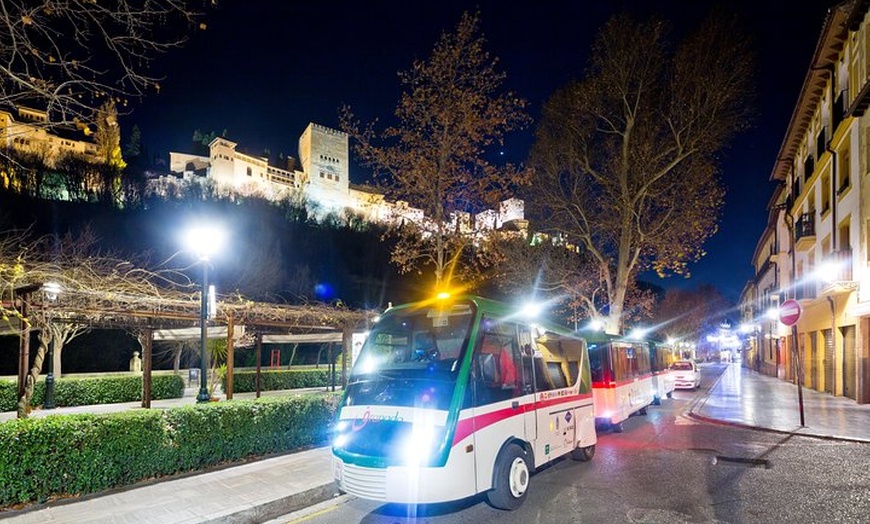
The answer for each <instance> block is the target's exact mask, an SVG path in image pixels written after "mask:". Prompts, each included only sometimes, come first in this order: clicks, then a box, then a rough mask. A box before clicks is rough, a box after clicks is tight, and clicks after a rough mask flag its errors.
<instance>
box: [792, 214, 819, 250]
mask: <svg viewBox="0 0 870 524" xmlns="http://www.w3.org/2000/svg"><path fill="white" fill-rule="evenodd" d="M815 215H816V213H815V211H811V212H809V213H804V214H803V215H801V216H800V218H798V220H797V223H795V225H794V240H795V249H797V250H798V251H808V250H809V249H810V248H811V247H813V245H814V244H815V243H816V216H815Z"/></svg>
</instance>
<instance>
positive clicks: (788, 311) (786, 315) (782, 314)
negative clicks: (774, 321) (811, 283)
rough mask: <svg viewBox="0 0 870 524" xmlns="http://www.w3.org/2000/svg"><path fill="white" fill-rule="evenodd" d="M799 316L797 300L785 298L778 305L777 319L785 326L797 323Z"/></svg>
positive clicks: (799, 307) (799, 308)
mask: <svg viewBox="0 0 870 524" xmlns="http://www.w3.org/2000/svg"><path fill="white" fill-rule="evenodd" d="M800 318H801V305H800V304H799V303H798V301H797V300H792V299H789V300H786V301H785V302H783V303H782V305H781V306H779V321H780V322H782V323H783V324H785V325H786V326H793V325H795V324H797V321H798V319H800Z"/></svg>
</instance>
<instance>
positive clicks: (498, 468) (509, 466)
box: [486, 444, 531, 510]
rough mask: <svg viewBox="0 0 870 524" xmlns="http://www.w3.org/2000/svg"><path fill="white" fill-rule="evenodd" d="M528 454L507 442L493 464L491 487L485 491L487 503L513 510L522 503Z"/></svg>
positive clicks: (528, 475) (527, 472) (527, 471)
mask: <svg viewBox="0 0 870 524" xmlns="http://www.w3.org/2000/svg"><path fill="white" fill-rule="evenodd" d="M530 476H531V472H530V471H529V456H528V453H526V451H525V450H524V449H523V448H521V447H520V446H518V445H516V444H508V445H507V447H505V448H504V449H503V450H502V452H501V454H499V457H498V459H497V461H496V464H495V472H494V478H493V486H492V489H491V490H489V491H488V492H487V493H486V499H487V501H488V502H489V505H490V506H492V507H494V508H498V509H506V510H514V509H517V508H518V507H520V506H521V505H522V504H523V501H524V500H525V499H526V494H527V493H528V490H529V477H530Z"/></svg>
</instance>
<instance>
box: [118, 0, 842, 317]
mask: <svg viewBox="0 0 870 524" xmlns="http://www.w3.org/2000/svg"><path fill="white" fill-rule="evenodd" d="M505 4H506V3H505V2H503V1H502V2H500V1H488V0H481V1H478V2H461V1H455V0H450V1H439V2H407V1H393V0H390V1H384V0H379V1H374V2H359V1H352V2H351V1H347V2H344V1H330V0H320V1H317V2H290V1H287V0H256V1H254V0H251V1H247V0H244V1H243V0H235V1H233V0H221V1H220V5H219V8H218V10H217V11H214V12H212V13H211V14H210V15H209V19H208V29H207V30H206V31H202V32H197V33H196V34H194V35H192V37H191V39H190V41H189V42H188V43H187V45H186V46H185V47H184V48H182V49H178V50H174V51H172V52H170V53H169V54H168V55H165V56H163V57H161V58H160V60H159V62H158V63H157V67H156V69H157V71H158V72H159V73H160V74H162V75H164V76H165V79H164V81H163V82H162V85H161V91H160V93H159V94H158V95H153V96H150V97H149V98H147V99H145V100H142V101H140V102H137V103H134V104H133V105H132V106H130V107H129V108H128V109H130V110H132V113H131V114H130V115H128V116H126V117H124V119H123V120H122V125H123V127H124V131H125V132H128V131H129V128H130V127H131V126H132V125H133V124H134V123H135V124H137V125H138V126H139V127H140V129H141V131H142V140H143V145H144V146H145V147H146V149H147V153H148V154H150V155H151V156H152V157H154V156H157V157H161V158H164V159H166V160H167V161H168V152H169V151H170V150H173V151H191V148H192V146H191V144H192V142H191V137H192V135H193V131H194V130H195V129H199V130H201V131H203V132H210V131H215V132H217V133H221V132H223V131H224V130H226V131H227V134H226V136H227V138H229V139H230V140H233V141H235V142H238V143H239V144H240V146H239V147H240V149H241V148H244V150H246V151H247V152H250V153H260V152H262V151H263V150H264V149H269V150H270V151H271V152H272V153H278V152H283V153H284V155H285V156H294V157H295V156H297V142H298V138H299V135H300V134H301V133H302V131H303V130H304V129H305V127H306V126H307V125H308V123H309V122H315V123H318V124H322V125H325V126H329V127H336V128H337V127H338V109H339V108H340V107H341V106H342V105H343V104H348V105H350V106H352V108H353V109H354V112H355V113H356V114H357V115H359V116H360V117H361V119H362V120H363V121H370V120H372V119H375V118H378V119H380V121H381V122H384V121H387V122H389V121H390V118H391V116H392V112H393V109H394V107H395V105H396V102H397V101H398V99H399V94H400V87H401V86H400V84H399V81H398V78H397V72H398V71H403V70H406V69H408V68H409V67H410V66H411V63H412V61H413V60H414V59H415V58H421V59H425V58H427V57H428V55H429V53H430V52H431V50H432V48H433V47H434V45H435V43H436V41H437V40H438V37H439V35H440V34H441V33H442V32H443V31H453V30H454V29H455V27H456V24H457V22H458V21H459V18H460V15H461V14H462V12H463V11H465V10H469V11H474V10H475V9H476V8H478V9H479V11H480V14H481V29H482V31H483V34H484V36H485V37H486V38H487V40H488V42H489V47H488V50H489V52H490V53H491V55H493V56H496V57H498V58H499V59H500V60H501V68H502V70H504V71H505V72H507V74H508V79H507V82H506V87H507V88H509V89H511V90H513V91H515V92H517V93H518V94H519V95H520V96H522V97H524V98H526V99H527V100H528V101H529V102H530V103H531V109H530V113H531V115H532V117H533V118H535V119H537V116H538V114H539V112H540V108H541V105H542V103H543V102H544V101H545V100H546V99H547V98H548V97H549V96H550V95H551V94H552V93H553V91H554V90H555V89H557V88H558V87H560V86H561V85H563V84H565V83H566V82H567V81H569V80H570V79H572V78H576V77H578V76H579V75H580V74H581V73H582V70H583V67H584V65H585V54H586V52H587V50H588V49H589V45H590V43H591V41H592V38H593V36H594V35H595V33H596V32H597V30H598V28H599V27H600V26H601V24H602V23H603V22H604V21H605V20H606V19H607V18H608V17H609V16H610V15H611V14H613V13H614V12H616V11H619V10H621V9H625V10H627V11H630V12H632V13H635V14H636V15H638V16H639V17H643V16H647V15H649V14H652V13H655V14H659V15H661V16H662V17H664V18H666V19H668V20H670V21H672V22H673V23H674V27H675V30H676V31H677V32H680V31H684V30H689V29H691V28H692V27H693V26H694V25H695V24H696V23H697V22H698V21H699V20H700V19H701V18H703V16H704V15H705V14H706V13H707V11H708V9H709V7H710V6H711V5H712V3H710V2H703V1H691V2H690V1H654V0H647V1H623V2H583V1H577V0H574V1H549V2H540V3H536V4H537V5H530V4H520V5H521V6H522V8H519V7H518V6H511V7H508V6H507V5H505ZM725 5H726V6H727V7H728V8H729V9H732V10H737V11H738V12H739V13H740V15H741V16H742V18H743V20H744V21H745V23H746V26H747V31H748V32H749V33H750V34H751V35H752V36H753V38H754V39H755V42H756V49H757V53H758V68H759V77H758V83H757V85H758V92H759V104H758V111H759V117H758V119H757V121H756V123H755V126H754V128H753V129H752V130H751V131H749V132H747V133H745V134H743V135H742V136H741V137H740V138H739V139H738V140H737V141H736V142H735V143H734V144H733V145H732V147H731V148H730V149H729V150H728V151H726V152H725V154H724V155H723V164H722V167H723V172H722V178H723V180H724V183H725V184H726V188H727V195H726V207H725V209H724V213H723V219H722V221H721V224H720V226H721V227H720V231H719V233H717V234H716V236H714V237H713V238H712V239H711V241H709V242H708V244H707V246H706V247H707V253H708V255H707V256H706V257H705V259H704V260H702V261H701V262H699V263H698V264H695V265H694V266H692V267H691V271H692V277H691V278H690V279H684V278H682V277H672V278H669V279H666V280H658V279H654V283H656V284H659V285H662V286H664V287H666V288H668V287H695V286H698V285H700V284H705V283H709V284H713V285H714V286H716V287H717V288H718V289H719V290H720V291H721V292H722V293H723V294H724V295H725V296H726V298H728V299H730V300H732V301H736V300H737V298H738V296H739V294H740V292H741V290H742V289H743V287H744V285H745V284H746V282H747V281H748V280H750V279H751V278H752V277H753V276H754V271H753V269H752V266H751V258H752V254H753V251H754V249H755V245H756V242H757V240H758V238H759V236H760V234H761V232H762V231H763V229H764V226H765V223H766V220H767V210H766V205H767V201H768V199H769V198H770V196H771V193H772V190H773V187H774V186H773V184H772V183H770V182H769V177H770V173H771V170H772V169H773V164H774V160H775V158H776V155H777V153H778V151H779V146H780V144H781V143H782V140H783V137H784V133H785V131H786V127H787V126H788V122H789V119H790V117H791V114H792V110H793V108H794V105H795V102H796V100H797V96H798V93H799V91H800V88H801V85H802V82H803V79H804V77H805V75H806V72H807V68H808V65H809V62H810V59H811V57H812V54H813V51H814V49H815V45H816V42H817V39H818V37H819V34H820V32H821V29H822V23H823V21H824V18H825V13H826V12H827V9H828V8H829V7H830V6H831V5H835V3H834V2H830V1H820V0H804V1H802V2H794V1H793V0H792V1H788V2H786V1H775V2H773V1H764V0H761V1H755V2H750V1H747V0H733V1H730V2H727V3H726V4H725ZM532 133H533V128H529V129H528V130H526V131H524V132H521V133H516V134H514V135H511V136H509V137H508V140H507V144H506V147H505V150H504V156H505V158H506V159H507V160H510V161H513V162H522V161H524V160H525V159H526V156H527V154H528V150H529V147H530V144H531V137H532ZM125 136H126V135H125ZM122 140H124V139H122ZM364 179H365V173H364V172H362V171H361V170H357V169H355V168H354V167H353V166H352V167H351V181H352V182H355V183H362V182H363V181H364Z"/></svg>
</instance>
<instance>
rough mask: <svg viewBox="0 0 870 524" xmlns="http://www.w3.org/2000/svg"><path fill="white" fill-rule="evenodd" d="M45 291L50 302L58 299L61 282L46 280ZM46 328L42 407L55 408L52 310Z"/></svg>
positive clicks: (43, 288) (43, 287)
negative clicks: (46, 367)
mask: <svg viewBox="0 0 870 524" xmlns="http://www.w3.org/2000/svg"><path fill="white" fill-rule="evenodd" d="M42 290H43V292H44V293H45V298H47V299H48V300H49V302H52V303H53V302H54V301H55V300H57V296H58V295H59V294H60V284H58V283H57V282H46V283H45V284H43V286H42ZM45 329H47V330H49V336H48V338H47V340H48V374H46V375H45V400H44V401H43V402H42V409H54V408H55V406H54V334H53V333H51V310H50V309H49V312H48V320H47V321H46V323H45Z"/></svg>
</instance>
